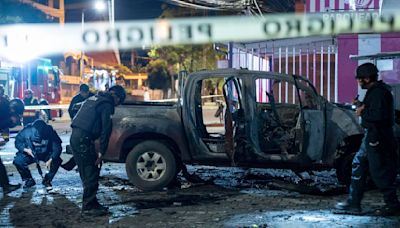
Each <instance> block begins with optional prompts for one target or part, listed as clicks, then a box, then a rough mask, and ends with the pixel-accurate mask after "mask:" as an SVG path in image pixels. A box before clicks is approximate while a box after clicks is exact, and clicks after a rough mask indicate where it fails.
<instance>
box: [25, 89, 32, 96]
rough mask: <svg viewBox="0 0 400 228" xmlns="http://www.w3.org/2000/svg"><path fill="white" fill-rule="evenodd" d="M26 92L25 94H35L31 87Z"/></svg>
mask: <svg viewBox="0 0 400 228" xmlns="http://www.w3.org/2000/svg"><path fill="white" fill-rule="evenodd" d="M24 93H25V95H26V94H31V95H33V91H32V90H31V89H27V90H25V91H24Z"/></svg>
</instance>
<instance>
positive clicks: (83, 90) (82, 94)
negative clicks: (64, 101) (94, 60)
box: [61, 84, 94, 171]
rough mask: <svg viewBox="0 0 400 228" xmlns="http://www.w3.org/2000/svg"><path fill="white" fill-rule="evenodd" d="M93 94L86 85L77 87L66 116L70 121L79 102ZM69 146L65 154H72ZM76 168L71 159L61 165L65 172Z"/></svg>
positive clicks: (76, 110)
mask: <svg viewBox="0 0 400 228" xmlns="http://www.w3.org/2000/svg"><path fill="white" fill-rule="evenodd" d="M93 95H94V94H93V93H92V92H90V91H89V86H88V85H87V84H81V85H80V86H79V93H78V94H77V95H75V96H74V97H73V98H72V101H71V103H70V104H69V107H68V114H69V117H70V118H71V120H72V119H73V118H74V117H75V115H76V113H77V112H78V110H79V108H80V105H81V104H82V103H81V102H83V101H85V100H86V99H87V98H89V97H91V96H93ZM71 150H72V149H71V146H70V145H67V146H66V153H68V154H72V151H71ZM75 166H76V163H75V159H74V158H73V157H71V158H70V159H69V160H68V161H67V162H66V163H64V164H62V165H61V167H63V168H64V169H65V170H67V171H71V170H72V169H73V168H74V167H75Z"/></svg>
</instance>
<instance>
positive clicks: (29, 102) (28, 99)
mask: <svg viewBox="0 0 400 228" xmlns="http://www.w3.org/2000/svg"><path fill="white" fill-rule="evenodd" d="M23 101H24V104H25V106H34V105H39V101H38V100H37V99H36V98H35V97H33V91H32V90H30V89H27V90H25V91H24V99H23ZM38 118H39V112H38V111H33V110H32V111H31V110H29V111H27V112H25V113H24V118H23V123H24V126H26V125H28V124H29V123H32V122H33V121H35V120H36V119H38Z"/></svg>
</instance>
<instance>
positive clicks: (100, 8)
mask: <svg viewBox="0 0 400 228" xmlns="http://www.w3.org/2000/svg"><path fill="white" fill-rule="evenodd" d="M113 4H114V0H112V7H114V6H113ZM94 8H95V9H96V11H98V12H102V11H104V10H105V9H106V4H105V3H104V2H103V1H97V2H96V3H95V5H94ZM109 13H110V11H109ZM81 16H82V17H81V23H82V34H83V30H84V27H85V9H82V15H81ZM110 18H111V17H110ZM84 56H85V53H84V51H83V50H82V51H81V61H80V64H79V76H80V77H81V80H82V79H83V70H84Z"/></svg>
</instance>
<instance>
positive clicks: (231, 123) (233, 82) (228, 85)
mask: <svg viewBox="0 0 400 228" xmlns="http://www.w3.org/2000/svg"><path fill="white" fill-rule="evenodd" d="M223 95H224V98H225V106H226V110H225V151H226V153H227V155H228V157H229V158H230V159H231V162H232V164H235V152H236V148H235V147H236V145H237V143H236V142H235V140H236V139H237V138H238V135H239V133H240V132H241V129H240V128H239V126H243V125H242V124H240V123H241V122H242V121H243V118H244V111H243V105H242V100H241V96H240V95H241V88H240V82H239V80H238V79H237V78H235V77H230V78H228V79H227V80H226V81H225V83H224V86H223Z"/></svg>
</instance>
